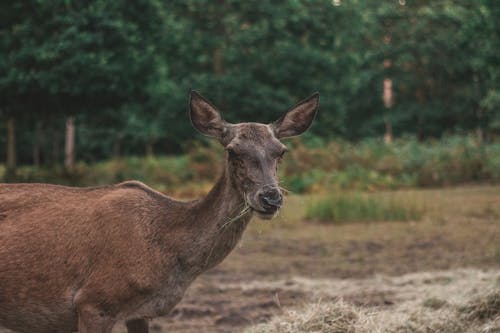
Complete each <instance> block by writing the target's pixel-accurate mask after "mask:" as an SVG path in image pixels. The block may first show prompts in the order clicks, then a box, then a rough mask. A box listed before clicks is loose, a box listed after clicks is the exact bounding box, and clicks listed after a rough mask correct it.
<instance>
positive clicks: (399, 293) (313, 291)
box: [114, 186, 500, 333]
mask: <svg viewBox="0 0 500 333" xmlns="http://www.w3.org/2000/svg"><path fill="white" fill-rule="evenodd" d="M372 195H374V196H382V197H398V198H402V199H404V200H406V201H408V202H414V203H416V204H417V205H418V206H419V207H421V208H422V209H423V215H422V217H421V218H420V220H419V221H406V222H403V221H386V222H366V221H365V222H350V223H342V222H336V223H325V222H318V221H314V220H306V219H305V214H306V210H307V207H308V205H310V204H311V202H314V201H317V200H319V199H321V198H322V196H311V195H301V196H293V195H292V196H289V197H288V202H287V203H286V209H285V210H284V212H283V213H282V215H281V216H280V218H279V219H277V220H273V221H270V222H269V221H260V220H255V221H253V222H252V224H251V226H250V227H249V230H248V231H247V232H246V234H245V235H244V237H243V240H242V241H241V243H240V245H239V246H238V248H237V249H236V250H235V251H234V252H233V253H232V254H231V255H230V256H229V257H228V258H227V259H226V261H225V262H224V263H223V264H221V265H220V266H218V267H216V268H215V269H214V270H212V271H210V272H208V273H206V274H204V275H202V276H201V277H200V278H199V279H198V280H197V281H196V282H195V283H194V284H193V285H192V286H191V288H190V289H189V290H188V292H187V294H186V296H185V297H184V300H183V301H182V302H181V303H180V304H179V305H178V306H177V307H176V308H175V309H174V311H173V312H172V314H171V315H170V316H169V317H166V318H158V319H155V320H153V321H152V323H151V327H152V331H153V332H181V333H187V332H243V331H245V330H246V332H248V333H261V332H262V333H263V332H269V333H272V332H282V333H288V332H309V331H315V332H415V333H420V332H481V331H484V332H500V295H499V293H500V187H499V186H468V187H460V188H448V189H439V190H408V191H406V190H405V191H403V190H400V191H394V192H377V193H375V194H372ZM292 310H295V312H293V311H292ZM290 311H292V312H290ZM273 318H274V319H273ZM269 320H271V322H270V323H267V324H266V322H268V321H269ZM337 324H338V325H340V326H339V327H340V329H338V330H335V329H337V328H338V327H337ZM342 325H344V326H342ZM124 331H125V330H124V327H123V326H117V327H116V328H115V330H114V332H116V333H118V332H124Z"/></svg>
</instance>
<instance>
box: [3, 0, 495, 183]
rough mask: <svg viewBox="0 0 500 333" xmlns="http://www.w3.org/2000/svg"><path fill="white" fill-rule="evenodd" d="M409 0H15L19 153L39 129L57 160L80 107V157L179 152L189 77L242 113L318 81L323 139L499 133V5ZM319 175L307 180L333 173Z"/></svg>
mask: <svg viewBox="0 0 500 333" xmlns="http://www.w3.org/2000/svg"><path fill="white" fill-rule="evenodd" d="M402 3H403V2H397V1H389V0H387V1H360V0H354V1H339V2H338V3H337V4H339V5H335V4H336V3H335V2H331V1H323V0H299V1H285V2H268V1H260V2H245V1H232V0H226V1H218V2H212V1H207V0H189V1H182V2H180V1H163V2H161V1H157V0H141V1H135V2H133V3H130V2H127V1H122V0H120V1H112V2H110V1H104V0H93V1H85V2H78V1H37V2H34V3H28V2H16V1H14V2H4V3H2V4H1V5H0V21H1V22H2V25H0V35H1V36H2V38H1V39H0V72H1V73H3V74H2V75H1V76H0V112H2V115H4V116H5V115H13V116H15V118H16V121H17V124H18V131H17V133H18V136H19V137H20V138H19V139H18V142H19V143H20V144H19V146H22V147H21V148H19V154H18V155H19V157H20V160H21V161H22V162H24V163H31V162H32V158H31V156H32V149H31V148H32V147H33V146H34V145H35V144H36V143H38V142H41V141H42V140H40V137H43V138H45V139H44V142H42V143H41V145H40V149H41V156H42V161H43V162H44V163H45V164H53V163H55V162H57V161H60V160H61V155H62V154H60V153H59V152H60V151H62V146H63V144H64V136H63V134H62V129H63V127H64V117H66V116H68V115H76V124H77V154H78V156H79V159H81V160H85V161H87V162H93V161H95V160H102V159H107V158H110V157H111V156H112V155H119V154H122V155H141V154H144V153H145V151H146V150H148V151H149V152H151V151H152V148H153V147H154V148H155V149H156V150H161V151H162V152H164V153H179V152H180V151H182V150H183V149H184V146H185V142H186V141H187V140H190V139H192V138H193V131H192V129H191V127H190V125H189V121H188V120H187V116H186V108H187V107H186V105H187V103H186V99H187V92H188V91H189V89H191V88H193V89H197V90H199V91H200V92H202V93H203V94H204V95H206V96H207V97H208V98H210V99H211V100H212V101H213V102H214V103H215V104H216V105H218V106H220V108H221V110H222V111H223V112H224V115H225V116H226V118H228V120H229V121H233V122H236V121H260V122H270V121H273V120H275V119H276V118H277V117H279V116H280V115H281V114H282V113H283V112H284V111H285V110H286V109H287V108H288V107H289V106H290V105H291V104H292V103H294V102H296V101H297V100H298V99H300V98H303V97H305V96H307V95H308V94H310V93H311V92H312V91H315V90H318V91H320V93H321V110H320V112H319V115H318V119H317V121H316V122H315V124H314V126H313V127H312V128H311V133H312V134H313V135H314V136H315V137H321V138H322V140H328V141H329V140H331V139H332V138H334V137H335V138H338V137H342V138H343V139H348V140H360V139H363V138H367V137H381V136H382V134H383V133H384V131H385V124H386V123H387V122H390V123H391V124H392V128H393V131H394V134H395V136H400V135H416V136H418V138H419V139H423V138H429V137H440V136H442V135H443V134H446V135H449V134H450V133H458V134H462V133H464V132H466V133H470V132H472V131H476V130H482V132H483V133H484V136H485V138H487V139H489V140H492V139H494V138H495V136H496V135H497V134H498V130H499V128H500V127H499V124H500V111H499V110H500V107H499V100H500V99H499V97H498V96H499V91H500V90H499V86H500V75H499V63H498V54H499V53H500V42H499V39H498V38H499V36H500V28H499V27H500V24H499V23H498V22H500V19H499V17H500V11H499V9H498V6H497V5H496V3H495V2H494V1H492V0H479V1H474V2H471V1H466V0H459V1H452V0H444V1H438V2H436V1H419V2H411V1H407V2H406V3H405V5H402ZM384 61H386V63H387V64H390V66H384V65H383V64H384ZM384 78H391V79H392V82H393V86H394V96H395V100H394V105H393V106H392V107H391V108H390V109H386V108H385V107H384V105H383V102H382V99H381V95H382V81H383V79H384ZM35 128H41V130H40V131H41V133H40V135H38V136H37V135H35V134H34V132H35ZM2 140H4V139H3V138H2ZM3 146H4V145H3V144H0V147H3ZM146 146H147V147H148V148H147V149H145V147H146ZM2 149H3V148H2ZM2 154H4V152H3V151H2V150H1V149H0V155H2ZM308 177H309V178H311V179H312V180H310V181H308V183H307V184H304V185H303V186H302V185H300V184H299V185H297V187H301V186H302V187H303V188H307V187H309V186H310V185H309V183H311V182H315V181H316V179H317V177H322V176H321V175H320V174H319V173H318V172H311V174H310V175H308ZM350 177H351V176H349V177H348V178H350ZM352 177H357V176H356V175H354V176H352ZM380 182H390V180H388V179H380Z"/></svg>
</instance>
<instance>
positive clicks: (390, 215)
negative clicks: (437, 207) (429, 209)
mask: <svg viewBox="0 0 500 333" xmlns="http://www.w3.org/2000/svg"><path fill="white" fill-rule="evenodd" d="M422 215H423V209H422V207H421V206H419V205H418V204H417V202H416V200H415V198H411V197H409V198H398V197H396V196H381V195H377V194H363V193H357V192H344V193H336V194H331V195H329V196H327V197H326V198H318V199H315V200H312V201H311V202H309V204H308V206H307V209H306V219H309V220H318V221H322V222H363V221H417V220H420V219H421V218H422Z"/></svg>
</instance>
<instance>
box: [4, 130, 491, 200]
mask: <svg viewBox="0 0 500 333" xmlns="http://www.w3.org/2000/svg"><path fill="white" fill-rule="evenodd" d="M310 140H311V142H312V143H308V142H302V141H300V140H298V139H296V140H293V141H292V142H291V143H290V145H291V146H292V147H291V149H290V152H289V155H287V156H285V158H284V160H283V165H282V166H281V167H280V173H281V174H280V177H281V179H282V186H283V187H285V188H286V189H288V190H290V191H291V192H294V193H329V192H331V191H345V190H357V191H373V190H385V189H398V188H413V187H432V186H443V185H458V184H463V183H469V182H490V183H496V182H499V181H500V144H499V143H492V144H482V145H479V144H477V143H476V141H475V140H473V139H471V138H468V137H446V138H443V139H442V140H433V141H428V142H423V143H420V142H418V141H416V140H415V139H400V140H396V141H395V142H394V143H393V144H391V145H386V144H384V143H383V142H381V141H379V140H364V141H361V142H359V143H358V144H353V143H349V142H346V141H334V142H329V143H328V142H327V143H324V144H322V145H317V146H315V145H316V143H317V141H318V140H316V139H314V138H312V139H310ZM314 146H315V148H313V147H314ZM186 150H187V151H188V153H187V154H184V155H178V156H153V157H148V158H144V157H124V158H119V159H113V160H108V161H101V162H95V163H91V164H89V163H85V162H80V163H78V164H77V166H76V168H75V171H74V172H73V173H71V174H68V173H67V171H66V170H65V169H64V168H62V167H61V166H58V165H55V166H51V167H42V168H39V169H37V168H34V167H31V166H22V167H19V168H18V170H17V171H16V174H15V175H14V176H13V177H12V178H11V179H10V181H18V182H51V183H61V184H71V185H80V186H93V185H104V184H112V183H117V182H120V181H124V180H130V179H138V180H141V181H144V182H145V183H147V184H148V185H150V186H153V187H155V188H157V189H159V190H161V191H166V192H178V191H180V192H182V194H186V195H188V196H192V195H195V194H201V193H205V192H206V191H207V190H208V189H209V188H210V185H211V184H213V182H214V181H215V180H216V178H217V177H218V175H219V174H220V172H221V168H222V161H223V158H224V151H223V149H222V147H220V145H219V144H217V143H212V144H210V145H204V144H200V143H199V142H194V143H193V144H191V145H189V146H186ZM4 175H5V170H4V168H3V166H1V165H0V177H2V176H4Z"/></svg>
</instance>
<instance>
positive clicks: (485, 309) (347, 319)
mask: <svg viewBox="0 0 500 333" xmlns="http://www.w3.org/2000/svg"><path fill="white" fill-rule="evenodd" d="M407 305H408V304H401V305H395V306H391V307H383V308H366V307H358V306H354V305H352V304H349V303H347V302H345V301H344V300H342V299H338V300H336V301H333V302H326V303H325V302H319V303H315V304H310V305H308V306H306V307H304V308H302V309H298V310H297V309H296V310H291V311H287V312H286V313H284V314H283V315H281V316H278V317H275V318H273V319H272V320H271V321H269V322H268V323H264V324H260V325H257V326H254V327H251V328H249V329H247V330H246V331H245V333H306V332H307V333H378V332H380V333H480V332H481V333H500V288H498V286H495V287H494V288H493V289H489V290H485V291H483V294H481V292H478V293H477V295H476V296H474V297H471V298H469V299H466V298H463V303H462V304H459V303H456V302H453V303H449V302H447V301H446V300H443V299H427V300H425V301H424V302H420V305H418V306H416V305H415V303H412V305H411V306H410V307H408V306H407Z"/></svg>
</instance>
